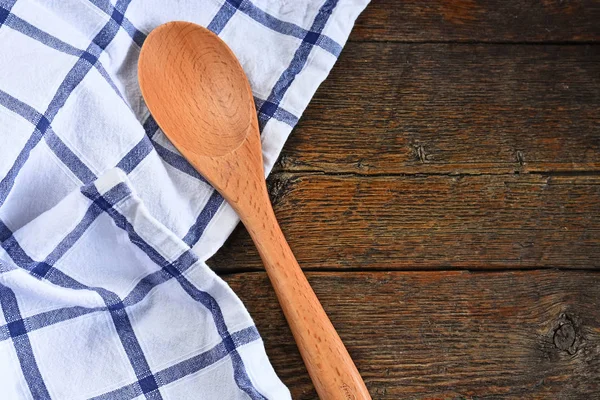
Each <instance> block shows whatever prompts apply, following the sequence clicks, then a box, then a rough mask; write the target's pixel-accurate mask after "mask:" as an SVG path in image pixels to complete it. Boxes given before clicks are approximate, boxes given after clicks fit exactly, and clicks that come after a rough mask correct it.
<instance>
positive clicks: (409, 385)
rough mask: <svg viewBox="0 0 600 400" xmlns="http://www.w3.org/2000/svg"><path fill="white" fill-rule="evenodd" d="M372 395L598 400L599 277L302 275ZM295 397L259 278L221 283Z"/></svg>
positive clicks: (296, 368) (275, 317) (303, 393)
mask: <svg viewBox="0 0 600 400" xmlns="http://www.w3.org/2000/svg"><path fill="white" fill-rule="evenodd" d="M308 276H309V280H310V282H311V284H312V285H313V287H314V288H315V291H316V292H317V295H318V296H319V297H320V299H321V301H322V302H323V304H324V307H325V309H326V310H327V311H328V313H329V314H330V316H331V319H332V321H333V323H334V324H335V325H336V328H337V329H338V331H339V332H340V335H341V337H342V338H343V340H344V342H345V343H346V344H347V346H348V349H349V351H350V353H351V354H352V356H353V358H354V359H355V361H356V363H357V366H358V368H359V370H360V371H361V373H362V374H363V377H364V378H365V381H366V383H367V386H368V388H369V390H370V391H371V394H372V396H373V399H381V400H384V399H390V400H392V399H393V400H397V399H475V398H477V399H533V398H535V399H595V398H599V397H600V322H599V321H600V308H599V307H598V304H600V290H598V288H599V287H600V275H599V274H598V273H592V272H576V271H561V272H558V271H530V272H502V273H489V272H488V273H468V272H421V273H416V272H412V273H405V272H400V273H399V272H371V273H342V274H339V273H310V274H309V275H308ZM224 278H225V280H226V281H227V282H228V283H229V284H230V285H231V286H232V288H233V289H234V290H235V292H236V293H237V294H238V295H239V296H240V297H241V298H242V300H243V301H244V303H245V304H246V306H247V307H248V308H249V310H250V313H251V314H252V316H253V317H254V319H255V321H256V324H257V326H258V329H259V331H260V333H261V335H262V337H263V340H264V341H265V343H266V348H267V353H268V355H269V357H270V359H271V361H272V363H273V365H274V367H275V370H276V371H277V372H278V374H279V376H280V377H281V378H282V380H283V381H284V382H285V383H286V384H287V385H288V386H289V388H290V390H291V392H292V396H293V398H294V399H296V400H308V399H317V397H316V394H315V392H314V389H313V387H312V385H311V383H310V380H309V378H308V375H307V374H306V370H305V369H304V366H303V364H302V361H301V359H300V355H299V354H298V351H297V349H296V348H295V345H294V341H293V339H292V336H291V333H290V332H289V330H288V328H287V326H286V324H285V321H284V318H283V315H282V314H281V311H280V310H279V307H278V305H277V302H276V299H275V295H274V293H273V291H272V289H271V287H270V285H269V282H268V280H267V277H266V275H265V274H264V273H245V274H234V275H229V276H225V277H224Z"/></svg>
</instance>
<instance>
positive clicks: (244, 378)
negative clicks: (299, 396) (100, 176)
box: [84, 187, 264, 399]
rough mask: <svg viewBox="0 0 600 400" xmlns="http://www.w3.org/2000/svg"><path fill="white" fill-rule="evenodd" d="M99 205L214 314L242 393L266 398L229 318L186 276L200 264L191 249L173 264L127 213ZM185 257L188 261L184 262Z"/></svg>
mask: <svg viewBox="0 0 600 400" xmlns="http://www.w3.org/2000/svg"><path fill="white" fill-rule="evenodd" d="M84 194H86V195H87V196H88V197H90V198H93V197H95V196H98V195H99V194H98V193H97V191H95V188H94V187H90V192H89V193H84ZM100 197H101V196H100ZM99 205H100V206H101V207H103V208H105V211H106V212H107V213H108V215H109V216H110V217H111V218H112V219H113V221H114V222H115V224H116V225H117V226H118V227H119V228H121V229H123V230H125V231H126V232H127V234H128V236H129V238H130V241H131V242H132V243H133V244H135V245H136V246H137V247H138V248H140V250H142V251H143V252H144V253H146V255H147V256H148V257H150V259H151V260H152V261H154V263H156V264H157V265H159V266H160V267H162V268H163V269H164V270H165V271H166V272H168V273H169V274H170V275H172V276H173V277H175V279H177V281H178V282H179V284H180V286H181V287H182V288H183V289H184V290H185V292H186V293H187V294H188V295H189V296H190V297H192V298H193V299H194V300H196V301H198V302H199V303H200V304H202V305H204V307H205V308H206V309H207V310H208V311H210V313H211V314H212V317H213V321H214V323H215V326H216V328H217V331H218V332H219V335H220V336H221V338H222V340H223V342H224V343H225V345H226V347H227V348H228V349H229V350H230V354H231V359H232V363H233V369H234V371H235V374H234V379H235V381H236V383H237V385H238V387H239V388H240V389H241V390H243V391H244V392H245V393H246V394H248V395H249V396H250V397H251V398H252V399H264V396H263V395H262V394H260V393H259V392H258V391H257V390H256V388H254V386H253V385H252V382H251V381H250V378H249V377H248V374H247V372H246V369H245V366H244V363H243V360H242V359H241V357H239V354H238V353H237V350H236V347H235V344H234V343H233V342H231V337H230V333H229V331H228V329H227V325H226V323H225V318H224V317H223V313H222V311H221V307H220V306H219V303H217V301H216V300H215V299H214V298H213V297H212V296H211V295H210V294H209V293H208V292H204V291H202V290H199V289H198V288H196V287H195V286H194V285H193V284H192V283H191V282H190V281H188V280H187V279H186V278H185V277H184V276H183V275H182V272H183V271H184V270H185V269H187V268H189V266H191V265H192V264H193V263H195V262H196V261H197V257H196V256H195V255H194V254H193V253H192V252H191V251H190V250H187V251H186V252H184V253H183V255H182V256H180V257H179V258H178V260H177V262H175V263H170V262H169V261H168V260H166V259H165V258H164V257H163V256H162V255H161V254H160V253H159V252H158V251H157V250H156V249H155V248H154V247H152V246H151V245H150V244H149V243H148V242H146V241H145V240H144V239H143V238H142V237H141V236H140V235H139V234H138V233H137V232H136V231H135V228H134V227H133V225H131V223H130V222H129V221H128V220H127V218H126V217H125V216H124V215H123V214H121V213H119V212H118V211H117V210H116V209H115V208H113V207H112V204H110V203H109V202H108V201H107V202H106V204H103V203H102V202H100V203H99ZM182 257H184V258H183V259H182ZM236 354H237V356H236Z"/></svg>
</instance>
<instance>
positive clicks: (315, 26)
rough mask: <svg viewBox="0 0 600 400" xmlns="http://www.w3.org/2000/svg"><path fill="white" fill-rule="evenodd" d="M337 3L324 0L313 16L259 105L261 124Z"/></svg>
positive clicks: (290, 81)
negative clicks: (297, 44)
mask: <svg viewBox="0 0 600 400" xmlns="http://www.w3.org/2000/svg"><path fill="white" fill-rule="evenodd" d="M336 5H337V0H326V1H325V3H324V4H323V6H322V7H321V8H320V9H319V12H318V13H317V15H316V16H315V20H314V21H313V23H312V26H311V27H310V29H309V31H308V33H307V34H306V37H305V38H304V40H303V41H302V43H301V44H300V46H299V47H298V49H297V50H296V52H295V53H294V57H293V58H292V61H291V62H290V65H289V66H288V67H287V68H286V69H285V71H283V73H282V74H281V76H280V77H279V79H278V80H277V82H276V83H275V85H274V86H273V89H272V90H271V94H269V97H268V98H267V100H266V101H265V102H264V103H263V105H262V106H261V107H260V109H259V112H260V113H261V114H263V115H265V116H266V117H265V118H264V122H263V125H264V124H266V123H267V122H268V121H269V119H270V118H271V117H272V116H273V115H274V114H275V111H276V110H277V109H278V107H279V103H280V102H281V100H282V99H283V96H284V95H285V93H286V92H287V90H288V89H289V88H290V86H291V85H292V83H293V82H294V79H295V78H296V75H298V74H299V73H300V71H302V68H304V65H305V64H306V61H307V59H308V56H309V55H310V52H311V50H312V48H313V46H314V44H315V43H316V42H317V40H318V35H320V34H321V31H322V30H323V28H325V25H326V24H327V21H328V20H329V17H330V16H331V13H332V12H333V9H334V8H335V6H336Z"/></svg>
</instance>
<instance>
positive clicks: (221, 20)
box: [206, 0, 244, 35]
mask: <svg viewBox="0 0 600 400" xmlns="http://www.w3.org/2000/svg"><path fill="white" fill-rule="evenodd" d="M242 1H244V0H227V1H225V2H224V3H223V5H222V6H221V8H220V9H219V11H217V13H216V14H215V16H214V17H213V19H212V21H210V23H209V24H208V26H207V27H206V28H207V29H209V30H211V31H213V32H214V33H215V34H217V35H218V34H219V33H221V31H222V30H223V28H225V25H227V23H228V22H229V20H230V19H231V17H233V14H235V12H236V11H237V9H238V8H239V7H240V4H241V3H242Z"/></svg>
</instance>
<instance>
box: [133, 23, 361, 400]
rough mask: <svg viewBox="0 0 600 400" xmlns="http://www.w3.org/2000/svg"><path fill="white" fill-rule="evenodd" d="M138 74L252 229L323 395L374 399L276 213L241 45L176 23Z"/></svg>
mask: <svg viewBox="0 0 600 400" xmlns="http://www.w3.org/2000/svg"><path fill="white" fill-rule="evenodd" d="M138 75H139V82H140V87H141V89H142V95H143V96H144V99H145V101H146V104H147V105H148V108H149V109H150V111H151V112H152V115H153V116H154V118H155V119H156V122H157V123H158V125H159V126H160V127H161V129H162V130H163V132H164V133H165V135H166V136H167V137H168V138H169V139H170V140H171V141H172V142H173V144H174V145H175V147H176V148H177V149H178V150H179V151H180V152H181V154H182V155H183V156H184V157H185V158H186V159H187V160H188V161H189V162H190V163H191V164H192V165H193V166H194V168H196V170H198V172H200V174H202V175H203V176H204V177H205V178H206V179H207V180H208V181H209V182H210V183H211V184H212V185H213V186H214V187H215V188H216V189H217V190H218V191H219V192H220V193H221V194H222V195H223V197H224V198H225V199H226V200H227V201H228V203H229V204H230V205H231V206H232V207H233V208H234V209H235V211H236V212H237V213H238V215H239V216H240V219H241V220H242V222H243V223H244V225H245V226H246V228H247V229H248V232H249V233H250V236H251V237H252V240H253V241H254V243H255V245H256V247H257V249H258V252H259V253H260V256H261V258H262V260H263V263H264V265H265V270H266V271H267V274H268V276H269V279H270V280H271V283H272V284H273V288H274V289H275V293H276V294H277V298H278V300H279V303H280V305H281V308H282V310H283V313H284V315H285V317H286V319H287V321H288V324H289V326H290V329H291V331H292V334H293V335H294V339H295V340H296V343H297V344H298V348H299V350H300V354H301V355H302V358H303V360H304V363H305V364H306V368H307V370H308V372H309V374H310V376H311V379H312V381H313V383H314V385H315V388H316V389H317V392H318V394H319V396H320V397H321V399H326V400H330V399H335V400H338V399H339V400H348V399H353V400H354V399H356V400H358V399H370V398H371V397H370V396H369V392H368V390H367V388H366V387H365V384H364V382H363V380H362V378H361V377H360V374H359V373H358V370H357V369H356V366H355V365H354V362H353V361H352V359H351V358H350V355H349V354H348V351H347V350H346V348H345V347H344V344H343V343H342V341H341V339H340V337H339V336H338V334H337V332H336V331H335V328H334V327H333V325H332V324H331V322H330V320H329V318H328V317H327V314H326V313H325V311H324V310H323V307H322V306H321V304H320V303H319V300H318V299H317V297H316V295H315V293H314V292H313V290H312V288H311V287H310V284H309V283H308V281H307V280H306V277H305V276H304V273H303V272H302V270H301V269H300V266H299V265H298V262H297V261H296V258H295V257H294V254H293V253H292V251H291V249H290V247H289V245H288V244H287V242H286V240H285V237H284V236H283V233H282V232H281V229H280V227H279V224H278V223H277V219H276V218H275V214H274V212H273V208H272V206H271V203H270V201H269V195H268V193H267V188H266V184H265V178H264V169H263V159H262V152H261V144H260V132H259V129H258V121H257V116H256V110H255V108H254V101H253V97H252V91H251V90H250V85H249V83H248V80H247V78H246V75H245V74H244V71H243V69H242V67H241V66H240V64H239V62H238V60H237V59H236V57H235V55H234V54H233V52H232V51H231V50H230V49H229V47H227V45H226V44H225V43H224V42H223V41H222V40H221V39H220V38H219V37H218V36H216V35H215V34H213V33H212V32H210V31H208V30H207V29H205V28H202V27H200V26H198V25H195V24H192V23H188V22H170V23H167V24H165V25H162V26H160V27H158V28H156V29H155V30H154V31H152V32H151V33H150V35H149V36H148V37H147V38H146V41H145V42H144V45H143V47H142V51H141V54H140V60H139V66H138Z"/></svg>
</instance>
